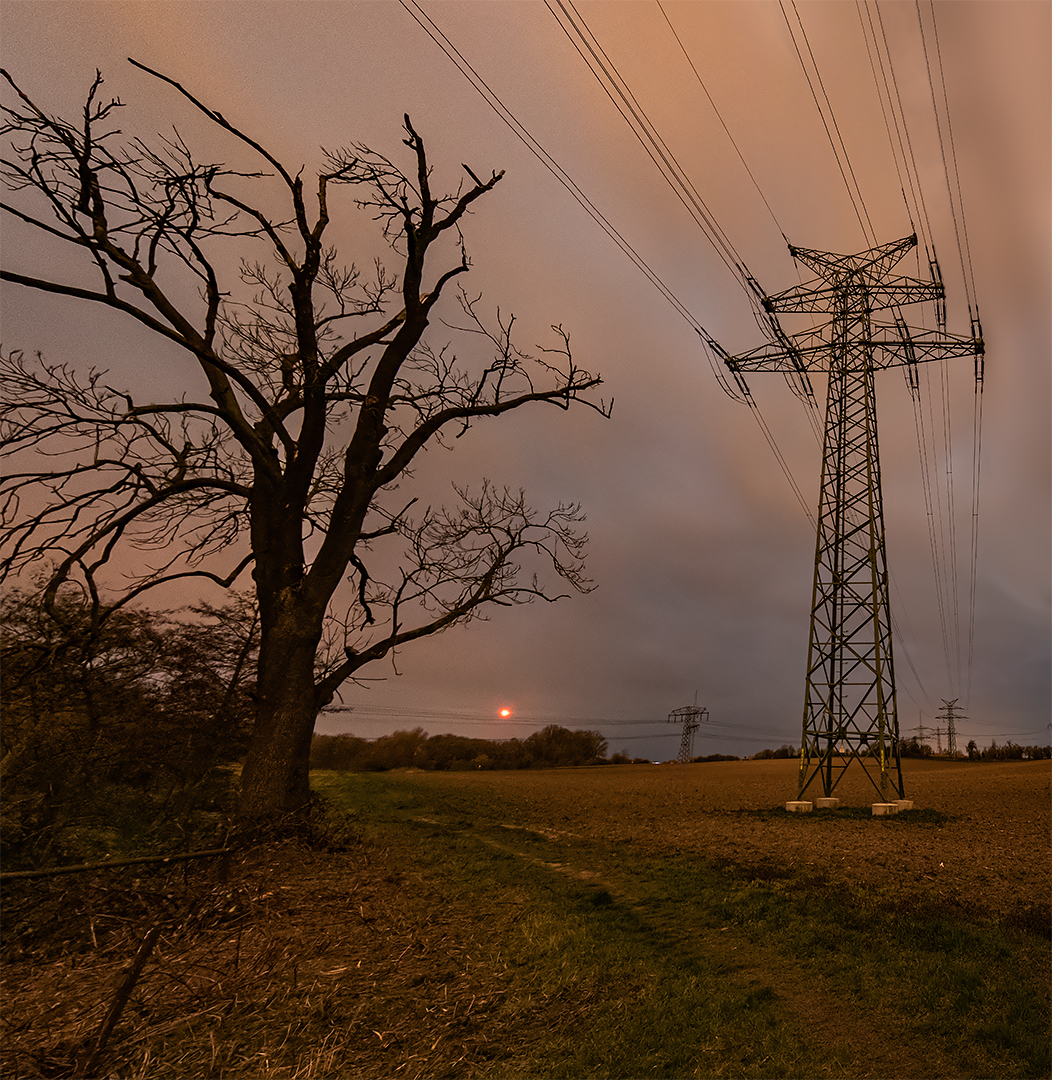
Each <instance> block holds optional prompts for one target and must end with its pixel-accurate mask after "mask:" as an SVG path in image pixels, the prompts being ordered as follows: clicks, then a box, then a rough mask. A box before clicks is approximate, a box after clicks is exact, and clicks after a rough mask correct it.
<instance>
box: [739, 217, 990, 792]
mask: <svg viewBox="0 0 1052 1080" xmlns="http://www.w3.org/2000/svg"><path fill="white" fill-rule="evenodd" d="M916 243H917V238H916V236H909V237H906V238H905V239H903V240H897V241H895V242H894V243H891V244H885V245H883V246H882V247H877V248H873V249H871V250H869V251H863V252H861V253H860V254H858V255H834V254H830V253H827V252H822V251H808V250H805V249H803V248H797V247H793V246H791V245H790V247H789V251H790V254H791V255H792V256H793V258H794V259H796V260H797V262H800V263H803V264H804V265H805V266H807V267H809V268H810V269H811V270H813V271H814V272H815V273H816V274H818V278H817V279H815V280H812V281H810V282H807V283H806V284H804V285H799V286H795V287H793V288H791V289H788V290H786V291H785V292H783V293H779V294H778V295H776V296H765V295H764V294H763V292H762V290H761V289H760V287H759V285H757V284H756V283H755V282H752V285H753V288H754V289H755V291H756V293H757V295H758V296H760V297H761V299H762V305H763V309H764V311H765V312H766V320H767V330H768V332H769V335H770V341H769V342H768V343H767V344H766V345H763V346H762V347H760V348H759V349H754V350H753V351H751V352H748V353H744V354H742V355H740V356H736V357H729V356H725V362H726V364H727V366H728V367H729V368H730V370H731V372H732V373H733V375H734V377H735V380H736V381H737V383H738V386H739V388H740V389H741V390H742V392H743V393H744V394H745V395H746V397H747V398H749V399H750V400H751V395H750V393H749V389H748V386H747V385H746V384H745V381H744V378H743V375H744V373H746V372H753V371H771V372H780V373H782V374H783V375H784V376H785V377H786V379H787V380H788V381H790V383H791V385H792V386H793V388H794V390H795V392H796V393H797V394H798V395H799V396H801V397H803V398H805V399H806V400H808V401H809V402H810V403H811V404H815V399H814V393H813V391H812V388H811V383H810V378H809V375H810V373H811V372H813V371H823V372H827V373H828V376H829V383H828V391H827V397H826V414H825V437H824V441H823V447H822V479H821V486H820V493H819V505H818V529H817V537H816V542H815V573H814V584H813V589H812V600H811V631H810V640H809V644H808V657H807V680H806V691H805V696H804V714H803V736H802V738H801V745H800V775H799V785H798V798H800V797H802V796H803V794H804V791H805V790H806V789H807V788H808V786H809V785H810V784H811V782H812V781H813V780H814V779H815V777H816V776H817V777H821V783H822V789H823V792H824V794H825V795H826V797H828V796H830V795H831V794H832V792H833V789H834V788H835V787H836V785H837V783H838V782H839V780H840V778H841V777H842V776H843V774H844V772H845V771H846V770H847V768H848V766H849V765H850V764H851V762H852V761H853V760H854V761H858V762H859V763H860V764H861V765H862V768H863V769H864V770H865V772H866V775H867V776H869V778H870V780H871V781H872V782H873V784H874V785H875V786H876V788H877V790H878V791H879V792H880V794H881V798H882V799H883V800H884V801H887V791H888V784H889V781H890V782H892V783H893V784H894V786H895V788H896V789H897V791H898V794H899V797H900V798H901V797H903V796H904V794H905V793H904V790H903V786H902V765H901V762H900V759H899V721H898V711H897V704H896V695H895V668H894V662H893V658H892V648H891V611H890V603H889V598H888V571H887V558H886V555H885V548H884V508H883V502H882V497H881V488H880V460H879V456H878V452H877V411H876V395H875V392H874V378H873V377H874V373H875V372H876V371H879V370H882V369H883V368H887V367H896V366H903V367H904V368H905V371H906V378H907V383H908V385H909V387H910V392H911V393H912V394H916V393H917V392H918V380H917V371H916V369H917V365H918V364H919V363H921V362H924V361H928V360H942V359H946V358H949V357H953V356H965V355H974V356H975V357H976V358H977V361H976V365H977V366H976V370H977V371H978V370H979V367H978V364H979V361H978V358H979V357H981V356H982V352H983V343H982V336H981V330H980V328H979V325H978V319H977V318H976V319H975V320H974V322H973V326H972V335H971V336H970V337H962V336H959V335H956V334H948V333H946V331H945V329H943V327H944V325H945V322H944V320H945V315H944V311H945V306H944V298H945V290H944V288H943V284H942V281H941V279H940V277H939V272H938V263H937V262H936V261H935V260H934V259H932V260H931V262H930V266H931V272H932V280H931V281H919V280H916V279H914V278H907V277H900V276H897V275H892V273H891V270H892V268H893V267H894V266H895V265H896V263H898V261H899V260H900V259H901V258H902V257H903V256H904V255H905V254H906V252H907V251H909V250H910V249H911V248H913V247H914V246H916ZM750 280H751V279H750ZM922 301H934V302H935V304H936V312H937V319H938V322H939V329H938V330H923V329H916V328H913V327H909V326H907V325H906V322H905V320H904V319H903V316H902V310H901V309H902V307H903V306H905V305H906V304H916V303H920V302H922ZM879 311H890V312H891V313H892V318H891V321H885V322H882V323H878V322H877V321H876V320H875V319H874V318H873V316H874V314H875V313H876V312H879ZM780 313H812V314H813V313H822V314H825V315H827V316H828V318H827V320H826V321H825V322H822V323H820V324H819V325H817V326H814V327H812V328H811V329H809V330H807V331H804V332H803V333H798V334H794V335H789V334H787V333H786V332H785V331H784V330H783V329H782V326H781V324H780V322H779V321H778V318H777V316H778V314H780ZM874 772H876V773H877V776H876V777H875V776H874ZM892 772H893V773H894V776H893V777H892V776H890V775H889V774H891V773H892Z"/></svg>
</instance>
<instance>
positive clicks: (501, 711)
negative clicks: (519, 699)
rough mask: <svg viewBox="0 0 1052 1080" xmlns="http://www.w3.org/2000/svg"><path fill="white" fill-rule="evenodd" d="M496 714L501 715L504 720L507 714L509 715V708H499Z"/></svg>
mask: <svg viewBox="0 0 1052 1080" xmlns="http://www.w3.org/2000/svg"><path fill="white" fill-rule="evenodd" d="M497 715H498V716H501V717H503V718H504V719H505V720H506V719H507V718H508V717H509V716H511V709H501V710H500V712H499V713H498V714H497Z"/></svg>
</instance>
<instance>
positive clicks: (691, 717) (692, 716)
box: [668, 701, 709, 765]
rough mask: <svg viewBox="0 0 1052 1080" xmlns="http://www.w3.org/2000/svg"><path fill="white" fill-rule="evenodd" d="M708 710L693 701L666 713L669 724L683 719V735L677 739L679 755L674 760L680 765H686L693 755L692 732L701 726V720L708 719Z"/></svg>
mask: <svg viewBox="0 0 1052 1080" xmlns="http://www.w3.org/2000/svg"><path fill="white" fill-rule="evenodd" d="M708 718H709V710H708V709H699V708H698V704H697V702H696V701H695V703H694V704H693V705H684V706H683V708H682V709H673V710H672V712H670V713H669V714H668V722H669V723H670V724H672V723H677V722H679V721H680V720H682V721H683V737H682V738H681V739H680V741H679V757H677V758H676V761H677V762H678V763H679V764H680V765H688V764H689V763H690V759H691V758H692V757H693V756H694V732H695V731H697V730H698V728H699V727H700V726H701V722H702V720H708Z"/></svg>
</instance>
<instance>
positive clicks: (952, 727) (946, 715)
mask: <svg viewBox="0 0 1052 1080" xmlns="http://www.w3.org/2000/svg"><path fill="white" fill-rule="evenodd" d="M942 705H943V709H942V712H941V713H940V714H939V719H940V720H945V721H946V741H947V749H948V751H949V754H950V760H951V761H952V760H953V759H954V758H955V757H956V756H957V721H958V720H967V719H968V717H967V716H965V715H964V713H960V712H958V711H957V698H954V699H953V700H952V701H947V700H946V698H943V699H942Z"/></svg>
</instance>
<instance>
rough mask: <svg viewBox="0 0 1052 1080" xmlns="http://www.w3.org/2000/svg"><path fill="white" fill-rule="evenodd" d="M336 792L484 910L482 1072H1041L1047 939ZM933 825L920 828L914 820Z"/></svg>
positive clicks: (352, 780) (886, 898)
mask: <svg viewBox="0 0 1052 1080" xmlns="http://www.w3.org/2000/svg"><path fill="white" fill-rule="evenodd" d="M316 786H318V787H319V788H320V789H321V790H323V791H324V792H325V793H326V794H327V795H328V796H329V797H330V798H333V799H334V800H335V801H336V802H337V803H338V804H339V805H341V806H342V807H343V808H344V809H345V810H347V811H349V812H350V813H351V814H352V815H354V816H355V817H356V819H357V821H358V823H359V825H360V826H361V827H363V828H365V829H367V830H369V831H371V832H373V833H374V835H376V836H377V837H378V838H379V837H382V838H383V840H384V842H386V843H389V844H391V845H392V847H394V846H397V847H398V848H399V849H400V850H401V851H403V852H404V854H405V856H406V857H407V858H408V859H410V860H412V862H413V863H415V864H416V865H418V866H421V867H426V869H427V872H428V873H429V874H431V875H434V876H435V877H437V878H440V879H441V880H443V881H444V882H445V885H446V887H447V888H448V889H449V890H450V891H451V894H452V895H455V896H457V897H458V899H459V900H460V901H461V902H463V903H468V904H473V905H475V906H476V907H477V908H478V910H479V911H480V912H488V913H489V916H488V917H489V918H491V919H492V923H493V933H492V935H491V939H490V946H489V948H490V953H491V955H490V956H489V958H488V960H489V962H490V963H492V964H494V965H495V966H499V967H503V968H504V969H506V971H507V972H508V973H509V974H508V982H507V985H508V993H507V994H506V996H505V997H504V999H503V1003H502V1006H501V1008H502V1009H503V1010H505V1011H506V1012H507V1015H506V1016H505V1017H504V1019H510V1020H512V1021H513V1022H515V1023H517V1024H519V1025H521V1027H522V1028H523V1029H528V1030H529V1032H530V1034H531V1037H530V1039H529V1041H528V1043H527V1045H526V1046H525V1047H523V1046H521V1045H520V1046H519V1047H518V1048H517V1049H516V1051H515V1052H514V1053H511V1054H509V1055H507V1056H506V1057H502V1056H501V1055H500V1054H499V1053H498V1054H497V1055H496V1058H495V1060H493V1061H492V1062H491V1065H490V1068H489V1074H490V1075H493V1076H502V1075H507V1076H569V1075H574V1076H720V1077H722V1076H773V1075H779V1076H803V1075H810V1076H866V1075H872V1076H878V1075H888V1074H889V1073H893V1074H896V1075H902V1076H909V1075H916V1076H928V1075H936V1074H938V1075H946V1076H976V1075H997V1076H1001V1077H1005V1078H1008V1077H1033V1076H1047V1075H1049V1072H1050V1068H1052V1065H1050V1060H1049V1038H1048V1018H1049V1009H1050V1004H1049V992H1048V980H1047V971H1048V964H1049V948H1048V942H1047V940H1044V939H1042V938H1041V937H1039V936H1036V935H1034V934H1029V933H1025V932H1022V931H1019V930H1013V929H1011V928H1006V927H1003V926H999V925H996V924H993V923H987V924H982V923H975V922H970V921H967V920H964V919H962V918H961V917H960V913H956V912H953V911H945V910H940V909H938V908H932V907H930V906H925V905H924V904H923V903H921V902H918V901H915V900H911V899H910V898H909V897H908V896H903V895H898V894H896V892H895V891H894V889H893V888H891V887H889V888H887V889H882V890H863V889H854V890H849V889H847V888H845V887H840V888H831V887H830V886H829V885H828V883H827V882H825V881H824V880H822V879H821V878H819V877H811V878H808V877H806V876H805V875H803V874H801V873H797V872H789V871H787V872H786V873H785V875H784V876H777V875H773V876H772V875H769V874H768V875H765V876H764V877H762V878H759V879H757V878H755V877H750V876H749V873H748V872H747V871H738V870H737V869H736V868H734V867H729V866H723V867H720V866H718V865H717V864H715V863H714V862H711V861H707V860H703V859H698V858H697V857H695V856H688V855H684V854H669V853H663V854H655V853H654V852H652V851H649V850H648V849H647V847H646V845H645V844H642V843H639V842H633V843H629V844H612V843H608V842H600V841H593V840H590V839H588V838H581V837H576V838H571V837H567V836H565V835H564V836H556V835H554V834H553V835H541V834H540V833H538V832H533V831H529V830H525V829H515V828H508V827H506V826H504V825H503V824H502V818H503V814H502V809H501V806H500V804H499V799H493V798H492V793H490V800H489V802H488V803H487V804H485V805H482V804H478V805H472V804H470V803H469V802H468V801H466V800H465V796H464V793H463V792H462V791H459V792H458V791H456V790H455V789H445V788H442V789H440V788H438V787H436V786H434V785H428V784H427V783H421V782H419V781H418V780H414V781H413V782H407V781H406V780H405V779H404V778H400V777H397V776H391V775H389V774H387V775H381V776H364V777H363V776H362V775H360V774H359V775H355V776H353V777H347V776H341V775H339V774H329V775H328V776H324V775H323V776H320V777H318V778H317V784H316ZM918 824H926V822H924V823H922V822H918Z"/></svg>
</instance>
